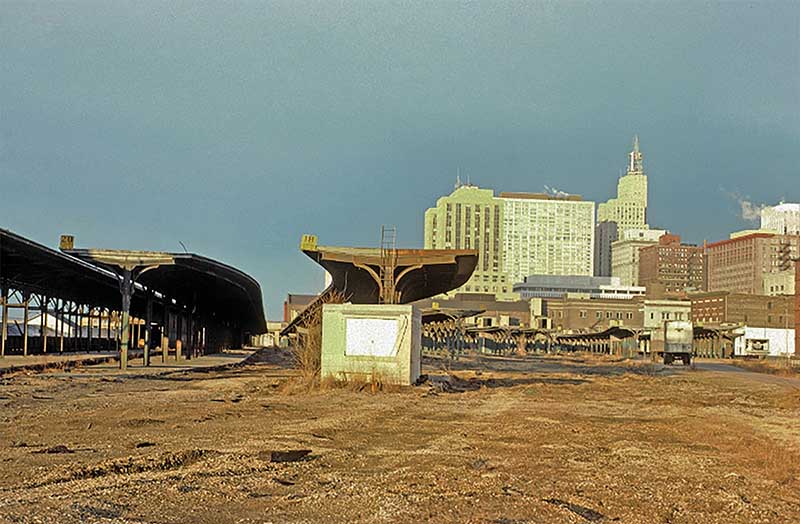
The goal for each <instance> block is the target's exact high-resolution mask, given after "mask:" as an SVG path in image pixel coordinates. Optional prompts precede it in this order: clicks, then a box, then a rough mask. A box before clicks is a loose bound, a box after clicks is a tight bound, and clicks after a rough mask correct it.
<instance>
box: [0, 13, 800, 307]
mask: <svg viewBox="0 0 800 524" xmlns="http://www.w3.org/2000/svg"><path fill="white" fill-rule="evenodd" d="M0 50H2V59H1V60H0V179H1V180H2V192H0V201H2V217H3V220H2V224H1V225H2V227H6V228H9V229H11V230H14V231H16V232H19V233H22V234H25V235H29V236H31V237H33V238H34V239H36V240H39V241H41V242H43V243H46V244H48V245H52V246H54V245H56V244H57V241H58V235H59V234H61V233H71V234H74V235H75V236H76V244H77V245H78V246H81V247H120V248H122V247H131V248H139V249H154V250H170V251H179V250H181V247H180V245H179V243H178V242H179V241H181V242H183V243H184V244H185V245H186V246H187V247H188V249H189V250H190V251H192V252H197V253H201V254H204V255H207V256H210V257H214V258H218V259H221V260H223V261H226V262H228V263H230V264H232V265H235V266H237V267H239V268H241V269H243V270H245V271H247V272H248V273H250V274H251V275H253V276H254V277H256V278H257V279H258V280H259V281H260V282H261V285H262V288H263V290H264V298H265V303H266V306H267V309H268V315H269V316H270V317H273V318H277V317H279V315H280V304H281V302H282V300H283V298H284V296H285V294H286V292H287V291H291V292H309V291H318V290H319V289H320V288H321V285H322V276H321V271H319V270H318V269H317V267H316V265H315V264H313V263H312V262H311V261H310V260H307V259H306V258H305V257H304V256H303V255H302V254H301V253H300V252H299V250H298V245H299V240H300V235H301V234H303V233H315V234H317V235H318V236H319V239H320V243H323V244H343V245H377V244H378V242H379V236H380V226H381V224H393V225H396V226H397V228H398V240H399V243H400V244H401V245H403V246H409V247H411V246H420V245H421V243H422V218H423V212H424V210H425V208H427V207H429V206H431V205H433V204H434V203H435V201H436V199H437V198H438V197H439V196H441V195H443V194H446V193H448V192H449V191H450V190H451V189H452V187H453V183H454V181H455V177H456V173H457V172H458V171H459V170H460V172H461V174H462V176H463V177H464V178H466V176H467V175H468V176H469V177H470V179H471V181H472V182H473V183H478V184H480V185H482V186H486V187H492V188H494V189H496V190H498V191H499V190H506V191H541V190H542V189H543V187H544V186H545V185H548V186H551V187H556V188H558V189H561V190H564V191H568V192H572V193H580V194H582V195H584V197H585V198H587V199H591V200H595V201H603V200H605V199H607V198H609V197H611V196H612V194H613V192H614V189H615V185H616V178H617V176H618V175H619V172H620V169H622V168H623V167H624V166H625V162H626V153H627V152H628V150H629V149H630V144H631V138H632V136H633V134H634V133H638V134H639V135H640V137H641V143H642V150H643V152H644V155H645V169H646V170H647V172H648V175H649V177H650V189H651V190H650V204H651V206H650V222H651V224H652V225H655V226H659V227H663V228H667V229H670V230H672V231H673V232H676V233H679V234H681V235H682V236H683V237H684V238H686V239H687V240H689V241H692V242H702V240H703V239H708V240H719V239H721V238H724V237H726V236H727V234H728V233H729V232H730V231H733V230H736V229H741V228H744V227H749V226H750V224H748V223H747V222H746V221H744V220H743V219H742V218H741V214H740V210H739V204H738V203H737V201H736V198H734V197H733V196H731V195H738V196H739V197H741V198H747V199H748V200H752V201H753V202H756V203H775V202H777V201H778V200H780V199H785V200H793V201H796V200H798V198H800V194H798V180H800V167H798V166H800V159H799V158H798V152H800V4H798V3H797V2H752V3H744V2H725V3H710V2H687V3H680V2H653V3H649V2H648V3H644V2H590V3H579V2H557V3H518V2H515V3H506V2H488V1H487V2H479V3H469V4H467V3H456V2H436V3H423V2H391V3H390V2H378V1H375V2H333V1H324V2H323V1H320V2H298V1H294V2H277V3H272V2H237V3H222V2H195V1H192V2H151V1H144V2H136V3H134V2H88V1H77V2H57V3H56V2H44V1H37V2H13V1H5V2H2V3H0Z"/></svg>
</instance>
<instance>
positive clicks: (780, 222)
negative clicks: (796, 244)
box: [761, 202, 800, 235]
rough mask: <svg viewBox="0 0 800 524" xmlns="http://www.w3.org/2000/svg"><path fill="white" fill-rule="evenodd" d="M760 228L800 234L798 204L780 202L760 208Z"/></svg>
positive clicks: (799, 205) (788, 233) (783, 233)
mask: <svg viewBox="0 0 800 524" xmlns="http://www.w3.org/2000/svg"><path fill="white" fill-rule="evenodd" d="M761 229H766V230H769V231H775V232H776V233H779V234H782V235H800V204H790V203H783V202H782V203H780V204H778V205H777V206H769V207H765V208H764V209H762V210H761Z"/></svg>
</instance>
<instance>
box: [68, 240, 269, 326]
mask: <svg viewBox="0 0 800 524" xmlns="http://www.w3.org/2000/svg"><path fill="white" fill-rule="evenodd" d="M65 252H66V253H68V254H70V255H73V256H75V257H77V258H79V259H81V260H84V261H87V262H91V263H92V264H97V265H99V266H101V267H103V268H106V269H109V270H114V268H113V267H112V266H115V265H116V266H122V265H124V264H126V263H127V264H131V265H136V266H139V267H143V268H144V267H148V268H150V269H147V270H145V271H141V273H140V275H139V276H138V278H137V282H138V283H139V284H141V285H144V286H146V287H147V288H148V289H152V290H155V291H158V292H159V293H162V294H164V295H166V296H168V297H170V298H173V299H175V300H176V301H177V302H179V303H181V304H184V305H187V306H189V307H192V308H196V309H197V310H198V311H199V312H202V313H203V314H205V315H210V316H212V317H214V319H215V320H217V321H219V322H224V323H229V324H236V325H239V326H240V327H241V328H242V329H243V330H244V331H247V332H250V333H253V334H257V333H263V332H265V331H266V324H267V323H266V318H265V316H264V306H263V302H262V295H261V287H260V286H259V284H258V282H257V281H256V280H255V279H253V278H252V277H250V276H249V275H247V274H246V273H244V272H242V271H240V270H238V269H236V268H234V267H231V266H229V265H227V264H223V263H222V262H218V261H216V260H213V259H210V258H206V257H204V256H200V255H196V254H192V253H163V252H153V251H128V250H99V249H71V250H65Z"/></svg>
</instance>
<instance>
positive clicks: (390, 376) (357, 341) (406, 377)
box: [322, 304, 422, 385]
mask: <svg viewBox="0 0 800 524" xmlns="http://www.w3.org/2000/svg"><path fill="white" fill-rule="evenodd" d="M421 334H422V321H421V316H420V312H419V310H418V309H417V308H416V307H414V306H410V305H384V304H380V305H375V304H326V305H325V306H323V308H322V378H323V379H325V378H329V377H331V378H334V379H338V380H378V381H380V382H383V383H386V384H401V385H408V384H413V383H414V382H416V380H417V379H418V378H419V375H420V352H421V340H422V339H421Z"/></svg>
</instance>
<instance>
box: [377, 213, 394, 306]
mask: <svg viewBox="0 0 800 524" xmlns="http://www.w3.org/2000/svg"><path fill="white" fill-rule="evenodd" d="M380 269H381V270H380V279H381V289H380V296H379V297H378V302H379V303H380V304H396V303H397V293H396V292H395V281H394V278H395V274H394V273H395V270H396V269H397V228H396V227H394V226H381V268H380Z"/></svg>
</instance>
